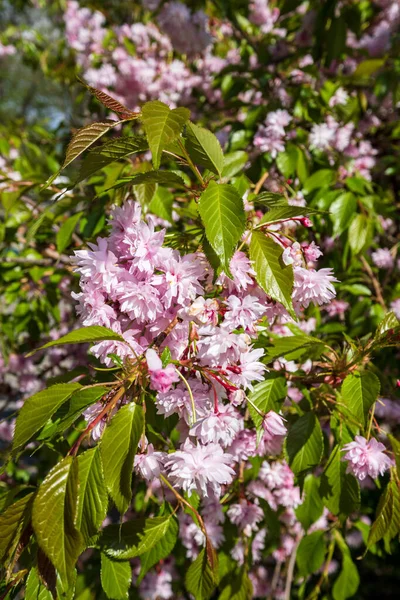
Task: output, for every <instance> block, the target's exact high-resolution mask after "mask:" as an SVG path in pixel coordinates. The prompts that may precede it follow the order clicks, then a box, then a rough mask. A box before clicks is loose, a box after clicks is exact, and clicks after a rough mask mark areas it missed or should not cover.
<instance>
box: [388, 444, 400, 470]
mask: <svg viewBox="0 0 400 600" xmlns="http://www.w3.org/2000/svg"><path fill="white" fill-rule="evenodd" d="M388 438H389V441H390V444H391V446H392V450H393V452H394V459H395V461H396V468H397V476H398V477H400V441H399V440H396V438H395V437H394V436H393V435H388Z"/></svg>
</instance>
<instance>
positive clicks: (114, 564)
mask: <svg viewBox="0 0 400 600" xmlns="http://www.w3.org/2000/svg"><path fill="white" fill-rule="evenodd" d="M100 577H101V587H102V588H103V590H104V593H105V594H106V596H107V598H110V599H112V600H124V598H128V592H129V588H130V586H131V582H132V567H131V565H130V563H129V562H128V561H124V562H123V561H115V560H111V559H110V558H108V556H106V555H105V554H103V553H102V554H101V569H100Z"/></svg>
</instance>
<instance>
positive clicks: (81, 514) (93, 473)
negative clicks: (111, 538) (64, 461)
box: [76, 447, 108, 541]
mask: <svg viewBox="0 0 400 600" xmlns="http://www.w3.org/2000/svg"><path fill="white" fill-rule="evenodd" d="M78 479H79V491H78V508H77V514H76V527H77V529H79V531H80V532H81V533H82V535H83V537H84V539H85V540H86V541H88V540H90V538H91V537H92V536H93V535H95V534H96V533H97V531H98V529H99V527H100V525H101V524H102V522H103V521H104V519H105V516H106V513H107V506H108V498H107V490H106V487H105V483H104V475H103V465H102V463H101V458H100V452H99V449H98V447H96V448H91V449H90V450H86V452H83V454H80V455H79V456H78Z"/></svg>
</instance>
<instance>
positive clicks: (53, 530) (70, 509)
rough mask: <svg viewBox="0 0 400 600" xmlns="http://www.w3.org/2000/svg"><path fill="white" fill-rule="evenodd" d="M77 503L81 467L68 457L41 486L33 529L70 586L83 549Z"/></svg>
mask: <svg viewBox="0 0 400 600" xmlns="http://www.w3.org/2000/svg"><path fill="white" fill-rule="evenodd" d="M77 499H78V463H77V461H76V460H75V459H74V458H73V457H72V456H67V457H66V458H64V459H63V460H62V461H61V462H59V463H58V464H57V465H56V466H55V467H53V469H52V470H51V471H50V472H49V474H48V475H47V477H46V478H45V480H44V481H43V483H42V484H41V485H40V487H39V490H38V492H37V495H36V497H35V500H34V502H33V510H32V525H33V529H34V532H35V534H36V539H37V541H38V544H39V546H40V547H41V548H42V550H43V551H44V553H45V554H46V556H47V557H48V558H49V559H50V560H51V562H52V563H53V565H54V567H55V568H56V569H57V571H58V572H59V575H60V577H61V579H62V580H63V581H64V582H66V583H67V584H68V583H69V582H70V581H71V578H72V574H73V570H74V566H75V563H76V561H77V559H78V556H79V554H80V553H81V551H82V549H83V539H82V536H81V534H80V533H79V531H78V530H77V529H76V527H75V519H76V510H77Z"/></svg>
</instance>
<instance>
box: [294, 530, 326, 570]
mask: <svg viewBox="0 0 400 600" xmlns="http://www.w3.org/2000/svg"><path fill="white" fill-rule="evenodd" d="M325 551H326V544H325V540H324V532H323V531H313V532H312V533H310V534H308V535H305V536H304V537H303V538H302V540H301V542H300V544H299V547H298V548H297V553H296V562H297V566H298V568H299V572H300V575H302V576H306V575H312V574H313V573H316V572H317V571H318V570H319V569H320V568H321V567H322V565H323V563H324V558H325Z"/></svg>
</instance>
